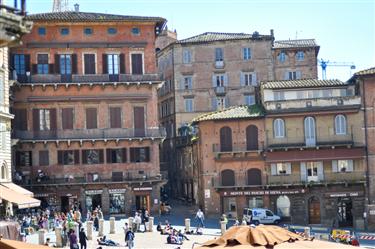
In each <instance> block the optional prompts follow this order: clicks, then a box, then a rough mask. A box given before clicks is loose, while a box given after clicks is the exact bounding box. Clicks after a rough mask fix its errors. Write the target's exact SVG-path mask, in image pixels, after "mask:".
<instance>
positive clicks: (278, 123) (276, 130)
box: [273, 118, 285, 138]
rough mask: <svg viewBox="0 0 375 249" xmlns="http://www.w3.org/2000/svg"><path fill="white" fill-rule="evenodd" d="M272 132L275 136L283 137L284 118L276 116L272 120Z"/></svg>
mask: <svg viewBox="0 0 375 249" xmlns="http://www.w3.org/2000/svg"><path fill="white" fill-rule="evenodd" d="M273 134H274V136H275V138H281V137H285V125H284V120H282V119H281V118H277V119H275V120H274V121H273Z"/></svg>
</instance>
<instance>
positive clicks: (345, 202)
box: [337, 197, 353, 227]
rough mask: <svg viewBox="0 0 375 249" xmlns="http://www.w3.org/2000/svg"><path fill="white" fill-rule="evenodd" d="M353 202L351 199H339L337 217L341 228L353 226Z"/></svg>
mask: <svg viewBox="0 0 375 249" xmlns="http://www.w3.org/2000/svg"><path fill="white" fill-rule="evenodd" d="M352 208H353V204H352V200H351V199H350V198H347V197H346V198H339V199H338V203H337V216H338V219H339V227H351V226H353V215H352Z"/></svg>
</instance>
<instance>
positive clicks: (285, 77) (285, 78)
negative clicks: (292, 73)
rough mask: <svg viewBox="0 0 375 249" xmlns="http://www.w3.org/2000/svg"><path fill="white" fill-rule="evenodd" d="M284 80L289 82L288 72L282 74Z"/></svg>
mask: <svg viewBox="0 0 375 249" xmlns="http://www.w3.org/2000/svg"><path fill="white" fill-rule="evenodd" d="M284 80H289V72H285V74H284Z"/></svg>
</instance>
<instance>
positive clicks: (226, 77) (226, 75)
mask: <svg viewBox="0 0 375 249" xmlns="http://www.w3.org/2000/svg"><path fill="white" fill-rule="evenodd" d="M228 84H229V78H228V74H224V86H228Z"/></svg>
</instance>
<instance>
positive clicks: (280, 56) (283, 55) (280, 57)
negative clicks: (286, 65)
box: [278, 52, 286, 62]
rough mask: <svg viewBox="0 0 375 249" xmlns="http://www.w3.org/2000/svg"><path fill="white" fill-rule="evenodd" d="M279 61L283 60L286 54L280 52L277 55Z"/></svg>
mask: <svg viewBox="0 0 375 249" xmlns="http://www.w3.org/2000/svg"><path fill="white" fill-rule="evenodd" d="M278 58H279V61H280V62H284V61H285V60H286V54H285V53H284V52H281V53H280V54H279V56H278Z"/></svg>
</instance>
